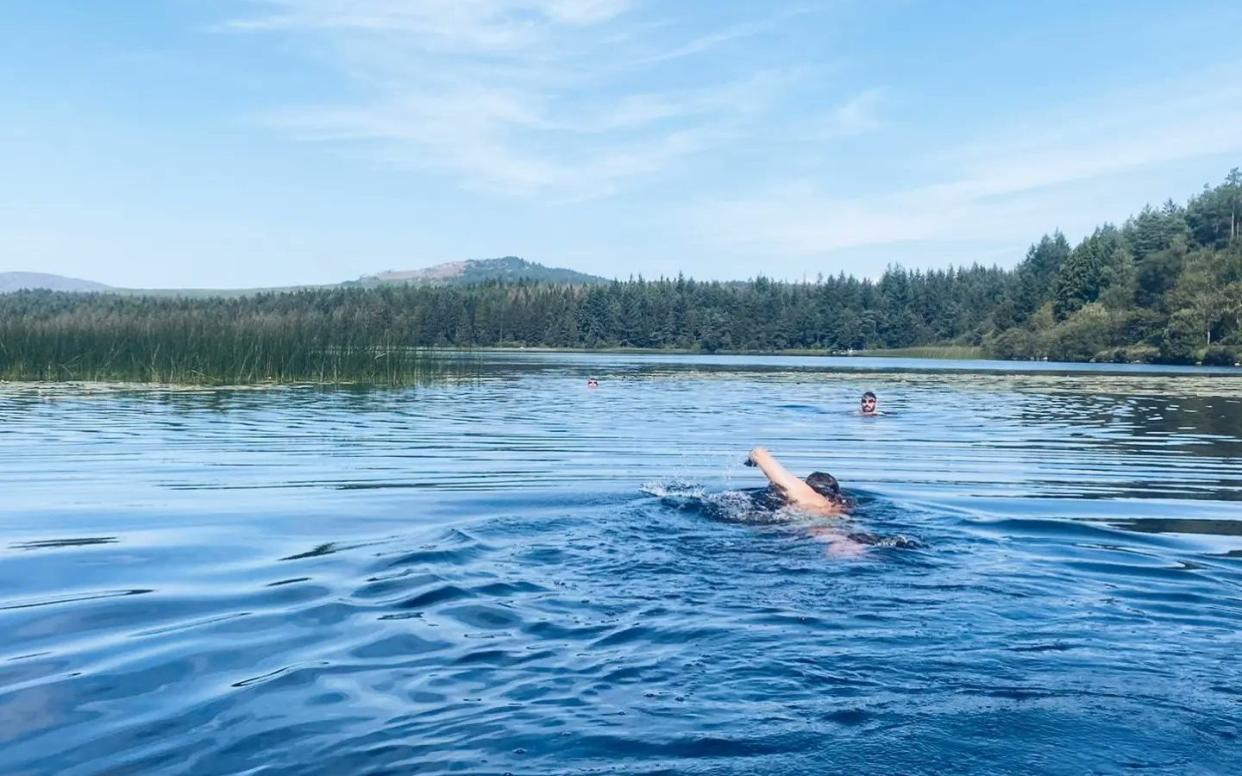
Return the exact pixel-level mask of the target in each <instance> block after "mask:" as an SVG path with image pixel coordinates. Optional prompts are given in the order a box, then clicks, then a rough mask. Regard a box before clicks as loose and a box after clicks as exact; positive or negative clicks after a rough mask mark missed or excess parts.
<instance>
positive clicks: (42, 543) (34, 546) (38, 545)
mask: <svg viewBox="0 0 1242 776" xmlns="http://www.w3.org/2000/svg"><path fill="white" fill-rule="evenodd" d="M116 541H117V540H116V537H115V536H85V537H82V538H75V539H41V540H38V541H30V542H14V543H12V544H10V545H9V548H10V549H14V550H51V549H61V548H64V547H88V546H90V545H93V544H116Z"/></svg>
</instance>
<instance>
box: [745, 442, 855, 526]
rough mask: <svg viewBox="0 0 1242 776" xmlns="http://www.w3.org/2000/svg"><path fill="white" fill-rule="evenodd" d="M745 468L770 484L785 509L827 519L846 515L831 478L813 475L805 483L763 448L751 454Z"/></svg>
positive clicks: (839, 490) (838, 486) (843, 501)
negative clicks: (759, 473)
mask: <svg viewBox="0 0 1242 776" xmlns="http://www.w3.org/2000/svg"><path fill="white" fill-rule="evenodd" d="M746 465H747V466H758V467H759V469H760V470H761V471H762V472H763V473H764V475H765V476H766V477H767V478H768V481H769V482H771V483H772V489H773V490H774V491H776V492H777V493H778V494H779V496H780V498H781V499H783V501H784V504H785V505H787V506H792V507H796V508H797V509H799V510H801V511H803V512H810V513H812V514H816V515H825V516H828V517H836V516H839V515H842V514H844V513H845V503H846V502H845V499H844V497H843V496H842V495H841V485H840V484H839V483H837V478H836V477H833V476H832V475H831V474H827V473H825V472H815V473H813V474H811V476H809V477H807V478H806V481H805V482H804V481H802V480H800V479H798V478H797V477H796V476H795V475H793V474H791V473H790V471H789V470H788V469H786V468H785V467H784V466H782V465H781V462H780V461H778V460H776V457H775V456H773V455H772V454H771V453H769V452H768V451H767V450H765V449H764V448H762V447H756V448H755V449H754V450H751V451H750V457H749V458H747V459H746Z"/></svg>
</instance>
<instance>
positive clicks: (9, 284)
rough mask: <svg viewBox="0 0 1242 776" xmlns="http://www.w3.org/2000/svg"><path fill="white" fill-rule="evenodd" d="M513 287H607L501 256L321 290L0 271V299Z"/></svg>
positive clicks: (576, 274)
mask: <svg viewBox="0 0 1242 776" xmlns="http://www.w3.org/2000/svg"><path fill="white" fill-rule="evenodd" d="M496 280H499V281H508V282H516V281H519V280H533V281H540V282H545V283H573V284H589V283H607V282H608V280H607V279H606V278H602V277H598V276H596V275H587V274H585V273H583V272H575V271H574V270H572V269H563V268H561V267H545V266H544V265H542V264H537V263H535V262H533V261H527V260H526V259H519V258H518V257H516V256H505V257H504V258H500V259H471V260H469V261H450V262H448V263H446V264H437V265H435V266H433V267H425V268H423V269H410V270H400V271H393V270H389V271H387V272H380V273H377V274H375V275H363V276H362V277H361V278H359V279H357V280H347V281H345V282H344V283H336V284H329V285H324V286H280V287H274V288H231V289H230V288H117V287H114V286H107V285H104V284H103V283H96V282H94V281H91V280H79V279H77V278H67V277H62V276H60V275H49V274H45V273H41V272H0V294H3V293H8V292H11V291H20V290H22V289H34V288H42V289H48V290H49V291H107V292H109V293H114V294H129V295H142V296H179V297H212V296H227V297H236V296H246V295H249V294H255V293H263V292H280V291H300V290H304V289H315V288H332V287H334V286H339V287H355V288H357V287H362V288H375V287H377V286H385V285H407V284H408V285H416V286H418V285H425V286H466V285H471V284H473V283H487V282H490V281H496Z"/></svg>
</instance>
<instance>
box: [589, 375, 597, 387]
mask: <svg viewBox="0 0 1242 776" xmlns="http://www.w3.org/2000/svg"><path fill="white" fill-rule="evenodd" d="M598 387H599V380H596V379H595V378H594V377H588V378H587V388H598Z"/></svg>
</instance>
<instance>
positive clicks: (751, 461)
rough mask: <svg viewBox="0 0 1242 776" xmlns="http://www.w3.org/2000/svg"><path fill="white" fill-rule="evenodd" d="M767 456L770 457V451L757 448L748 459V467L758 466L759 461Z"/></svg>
mask: <svg viewBox="0 0 1242 776" xmlns="http://www.w3.org/2000/svg"><path fill="white" fill-rule="evenodd" d="M765 455H768V451H767V450H766V449H764V448H762V447H756V448H755V449H754V450H751V451H750V455H748V456H747V457H746V465H747V466H758V465H759V459H760V458H762V457H764V456H765Z"/></svg>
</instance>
